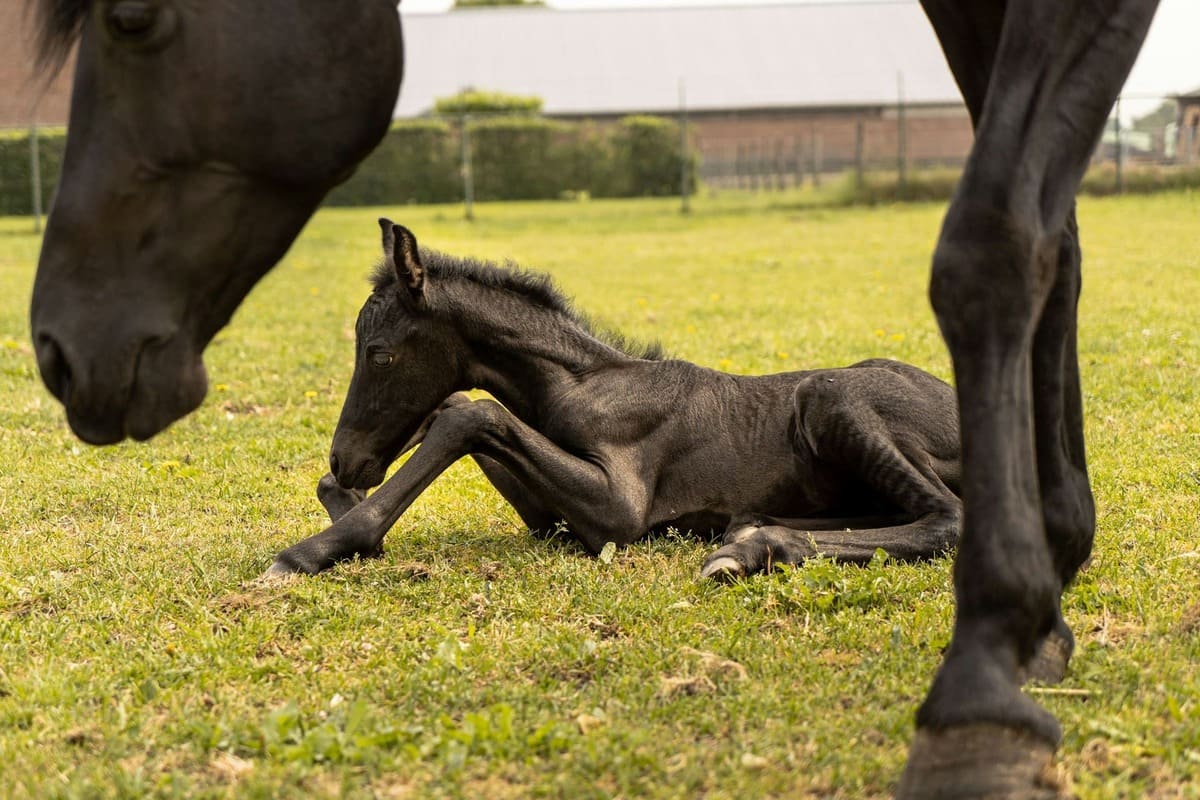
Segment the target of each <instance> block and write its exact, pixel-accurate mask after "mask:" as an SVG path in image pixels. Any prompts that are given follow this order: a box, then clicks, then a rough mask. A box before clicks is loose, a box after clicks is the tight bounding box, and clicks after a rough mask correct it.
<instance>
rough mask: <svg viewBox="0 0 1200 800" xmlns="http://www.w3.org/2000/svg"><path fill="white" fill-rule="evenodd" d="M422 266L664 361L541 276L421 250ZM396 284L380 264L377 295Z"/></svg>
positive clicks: (656, 347)
mask: <svg viewBox="0 0 1200 800" xmlns="http://www.w3.org/2000/svg"><path fill="white" fill-rule="evenodd" d="M421 264H422V265H423V266H424V267H425V270H426V274H427V276H428V277H429V278H430V279H431V280H434V281H439V282H447V283H451V282H467V283H472V284H475V285H477V286H482V287H483V288H485V289H492V290H499V291H504V292H509V293H510V294H513V295H515V296H517V297H519V298H521V299H523V300H525V301H526V302H528V303H529V304H531V305H534V306H537V307H539V308H543V309H545V310H547V311H551V312H553V313H555V314H558V315H561V316H564V317H566V318H567V319H569V320H570V321H571V322H573V323H575V324H576V325H578V326H579V327H580V328H581V329H582V330H583V331H584V332H585V333H586V334H588V335H589V336H592V337H593V338H595V339H598V340H599V341H601V342H603V343H605V344H607V345H609V346H610V347H613V348H615V349H617V350H620V351H621V352H622V353H625V354H626V355H628V356H632V357H633V358H642V359H646V360H649V361H658V360H661V359H662V358H664V357H665V355H664V353H663V349H662V345H661V344H660V343H658V342H651V343H648V344H647V343H644V342H635V341H631V340H629V339H627V338H626V337H624V336H622V335H621V334H619V333H617V332H615V331H612V330H609V329H607V328H604V327H603V326H598V325H597V324H596V323H595V322H594V321H593V320H592V319H591V318H590V317H588V316H587V315H586V314H583V313H581V312H580V311H578V310H576V309H575V305H574V303H572V302H571V300H570V298H568V297H567V296H566V295H565V294H563V293H562V290H560V289H559V288H558V287H557V286H555V285H554V280H553V279H552V278H551V277H550V276H549V275H547V274H545V273H544V272H533V271H530V270H526V269H521V268H519V267H517V266H516V265H515V264H512V263H508V264H505V265H504V266H500V265H497V264H493V263H491V262H488V261H478V260H476V259H472V258H459V257H457V256H449V255H446V254H445V253H439V252H438V251H436V250H429V249H427V248H424V247H422V248H421ZM396 282H397V275H396V271H395V269H393V268H392V266H391V264H389V263H388V262H386V261H384V262H382V263H380V264H379V265H378V266H377V267H376V268H375V270H374V272H372V274H371V285H372V286H374V287H375V291H377V292H382V291H385V290H387V289H389V288H390V287H392V286H394V285H395V284H396Z"/></svg>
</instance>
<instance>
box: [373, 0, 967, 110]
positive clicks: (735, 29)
mask: <svg viewBox="0 0 1200 800" xmlns="http://www.w3.org/2000/svg"><path fill="white" fill-rule="evenodd" d="M401 8H402V9H403V4H401ZM403 19H404V34H405V47H406V57H405V75H404V86H403V89H402V90H401V93H400V102H399V105H398V106H397V115H398V116H413V115H417V114H421V113H424V112H427V111H429V110H431V108H432V106H433V102H434V100H435V99H436V98H439V97H446V96H449V95H453V94H455V93H457V92H458V91H459V90H461V89H463V88H467V87H472V88H476V89H486V90H493V91H502V92H508V93H512V94H532V95H537V96H539V97H541V98H542V99H543V100H544V101H545V107H544V108H545V111H546V112H547V113H550V114H608V113H622V112H636V111H672V110H675V109H677V108H678V107H679V84H680V81H681V80H682V81H684V82H685V87H686V93H687V105H688V107H689V108H690V109H693V110H717V109H749V108H771V107H797V106H801V107H802V106H845V105H886V104H893V103H895V102H896V100H897V96H898V91H899V90H898V82H899V80H900V78H899V76H901V75H902V76H903V78H902V80H903V86H904V89H903V91H904V96H905V99H906V101H907V102H910V103H945V102H958V101H959V93H958V89H957V87H956V85H955V83H954V79H953V77H952V76H951V74H950V71H949V68H948V67H947V66H946V62H945V59H944V57H943V56H942V52H941V49H940V48H939V47H938V44H937V40H936V39H935V38H934V35H933V31H932V29H931V28H930V26H929V22H928V20H926V18H925V15H924V14H923V12H922V11H921V9H920V7H919V6H918V5H917V4H916V3H912V2H909V3H896V2H863V3H844V2H843V3H830V4H820V3H804V4H797V5H742V6H733V5H731V6H716V7H712V6H709V7H690V8H678V7H676V8H632V9H630V8H621V9H595V10H587V11H565V10H555V9H552V8H545V7H538V8H506V7H496V8H474V9H461V10H457V11H450V12H448V13H444V14H405V15H403Z"/></svg>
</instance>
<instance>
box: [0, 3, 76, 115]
mask: <svg viewBox="0 0 1200 800" xmlns="http://www.w3.org/2000/svg"><path fill="white" fill-rule="evenodd" d="M26 5H27V4H26V3H25V2H23V1H22V0H2V2H0V127H22V128H23V127H28V126H29V125H30V124H31V123H33V122H37V123H38V124H41V125H65V124H66V122H67V110H68V108H69V106H70V100H71V74H72V71H73V67H74V56H72V58H70V59H69V60H68V62H67V64H66V65H65V66H64V67H63V70H62V71H61V72H60V73H59V74H58V76H57V77H55V78H54V79H53V80H50V81H49V82H48V81H47V79H46V76H40V75H36V74H34V53H35V49H34V46H33V26H32V18H31V15H30V14H28V13H27V12H26Z"/></svg>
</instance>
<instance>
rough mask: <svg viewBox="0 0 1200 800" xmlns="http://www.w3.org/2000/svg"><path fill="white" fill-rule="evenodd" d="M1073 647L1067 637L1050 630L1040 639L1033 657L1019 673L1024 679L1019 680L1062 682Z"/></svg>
mask: <svg viewBox="0 0 1200 800" xmlns="http://www.w3.org/2000/svg"><path fill="white" fill-rule="evenodd" d="M1073 649H1074V645H1073V644H1072V642H1071V641H1070V640H1069V639H1066V638H1064V637H1063V636H1062V635H1061V634H1059V633H1057V632H1055V631H1051V632H1050V635H1049V636H1047V637H1046V638H1045V639H1043V640H1042V644H1041V646H1040V647H1038V651H1037V652H1036V653H1034V655H1033V658H1032V659H1030V660H1029V663H1028V664H1026V665H1025V669H1024V671H1023V673H1022V675H1021V677H1022V678H1024V680H1022V681H1021V682H1022V683H1024V682H1025V681H1039V682H1041V683H1062V680H1063V678H1065V677H1066V676H1067V662H1069V661H1070V660H1071V651H1072V650H1073Z"/></svg>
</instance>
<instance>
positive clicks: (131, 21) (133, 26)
mask: <svg viewBox="0 0 1200 800" xmlns="http://www.w3.org/2000/svg"><path fill="white" fill-rule="evenodd" d="M158 12H159V6H158V4H157V3H151V2H146V0H120V2H117V3H114V4H113V5H112V6H111V7H110V8H109V10H108V28H109V30H110V31H112V34H113V36H115V37H116V38H118V39H124V40H127V41H138V40H142V39H146V38H148V37H149V36H150V34H152V33H153V32H154V30H155V27H156V24H157V23H158V17H159V13H158Z"/></svg>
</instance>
